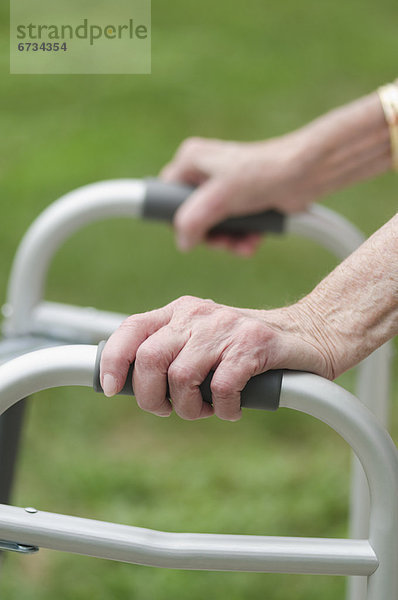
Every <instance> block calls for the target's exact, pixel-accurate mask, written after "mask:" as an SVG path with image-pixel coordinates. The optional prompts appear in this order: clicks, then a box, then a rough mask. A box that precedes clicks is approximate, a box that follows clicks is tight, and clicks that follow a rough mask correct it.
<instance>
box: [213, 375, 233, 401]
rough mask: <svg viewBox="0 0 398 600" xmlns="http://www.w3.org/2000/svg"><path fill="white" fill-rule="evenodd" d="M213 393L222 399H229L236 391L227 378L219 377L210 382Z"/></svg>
mask: <svg viewBox="0 0 398 600" xmlns="http://www.w3.org/2000/svg"><path fill="white" fill-rule="evenodd" d="M210 389H211V393H212V395H213V396H214V397H215V398H217V399H221V400H228V398H230V397H231V395H232V394H233V393H234V388H233V386H232V385H231V383H230V382H229V381H228V380H227V379H217V380H216V381H214V380H213V381H212V382H211V384H210Z"/></svg>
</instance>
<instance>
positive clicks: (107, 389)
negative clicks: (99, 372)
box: [102, 373, 117, 398]
mask: <svg viewBox="0 0 398 600" xmlns="http://www.w3.org/2000/svg"><path fill="white" fill-rule="evenodd" d="M102 389H103V390H104V394H105V396H108V398H110V396H114V395H115V394H116V389H117V382H116V379H115V378H114V377H113V375H110V374H109V373H106V375H104V379H103V381H102Z"/></svg>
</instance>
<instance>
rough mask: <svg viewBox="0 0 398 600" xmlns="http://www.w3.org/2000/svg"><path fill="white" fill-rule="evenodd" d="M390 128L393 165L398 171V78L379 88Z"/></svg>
mask: <svg viewBox="0 0 398 600" xmlns="http://www.w3.org/2000/svg"><path fill="white" fill-rule="evenodd" d="M377 93H378V94H379V98H380V102H381V105H382V107H383V110H384V115H385V117H386V121H387V123H388V128H389V130H390V141H391V158H392V166H393V168H394V169H395V170H396V171H398V79H397V81H395V82H394V83H388V84H387V85H383V86H382V87H380V88H379V89H378V90H377Z"/></svg>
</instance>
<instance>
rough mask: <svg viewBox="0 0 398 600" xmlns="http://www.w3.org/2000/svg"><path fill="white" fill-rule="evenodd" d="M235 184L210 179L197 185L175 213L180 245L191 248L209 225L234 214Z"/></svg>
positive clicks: (183, 247)
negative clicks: (232, 212)
mask: <svg viewBox="0 0 398 600" xmlns="http://www.w3.org/2000/svg"><path fill="white" fill-rule="evenodd" d="M232 195H233V186H232V185H231V184H230V183H229V182H228V181H226V180H225V179H211V180H209V181H206V182H205V183H203V184H202V185H201V186H200V187H198V188H197V189H196V190H195V191H194V192H193V193H192V194H191V195H190V197H189V198H188V200H186V201H185V202H184V204H182V206H181V207H180V208H179V209H178V211H177V212H176V215H175V217H174V226H175V229H176V237H177V245H178V247H179V248H180V250H184V251H186V250H190V249H191V248H193V246H195V245H196V244H198V243H199V242H201V241H202V240H203V239H204V238H205V237H206V234H207V233H208V231H209V230H210V229H212V228H213V227H214V226H215V225H217V224H218V223H220V222H221V221H223V220H224V219H225V218H226V217H227V216H229V215H230V214H231V208H232Z"/></svg>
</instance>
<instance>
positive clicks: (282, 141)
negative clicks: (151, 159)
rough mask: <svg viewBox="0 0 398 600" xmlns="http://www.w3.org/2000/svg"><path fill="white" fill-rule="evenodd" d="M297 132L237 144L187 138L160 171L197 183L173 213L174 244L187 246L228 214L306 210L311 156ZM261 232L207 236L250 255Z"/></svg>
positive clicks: (171, 178)
mask: <svg viewBox="0 0 398 600" xmlns="http://www.w3.org/2000/svg"><path fill="white" fill-rule="evenodd" d="M303 142H304V140H303V139H302V137H301V136H298V135H289V136H285V137H282V138H278V139H274V140H269V141H267V142H255V143H238V142H224V141H220V140H206V139H201V138H191V139H188V140H186V141H185V142H183V144H182V145H181V146H180V148H179V149H178V150H177V153H176V155H175V157H174V159H173V160H172V162H171V163H170V164H169V165H167V166H166V167H165V168H164V169H163V171H162V172H161V177H162V178H163V179H164V180H165V181H170V182H185V183H190V184H193V185H197V186H199V187H198V189H197V190H196V191H195V192H194V193H193V194H192V195H191V197H190V198H189V200H188V201H187V202H185V203H184V205H183V206H182V207H181V208H180V210H179V211H178V212H177V214H176V218H175V221H174V224H175V227H176V231H177V243H178V245H179V247H180V249H181V250H188V249H190V248H191V247H192V246H194V245H195V244H197V243H198V242H200V241H202V240H203V239H205V237H206V233H207V232H208V231H209V230H210V229H211V228H212V227H213V226H214V225H216V224H217V223H219V222H220V221H222V220H223V219H225V218H227V217H230V216H237V215H246V214H250V213H256V212H262V211H264V210H267V209H278V210H280V211H282V212H286V213H290V212H296V211H300V210H304V209H305V208H306V206H307V205H308V203H309V202H311V200H313V193H310V190H309V185H308V180H307V178H306V177H305V174H306V166H307V162H308V161H309V155H307V156H304V154H303ZM260 239H261V236H259V235H257V234H251V235H246V236H243V237H242V238H236V237H233V236H227V235H217V236H211V237H210V238H209V239H208V240H207V241H208V243H209V244H210V245H212V246H214V247H223V248H226V249H229V250H232V251H235V252H236V253H238V254H241V255H250V254H252V253H253V252H254V251H255V249H256V248H257V246H258V243H259V241H260Z"/></svg>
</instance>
